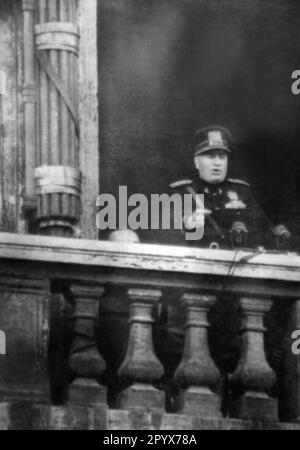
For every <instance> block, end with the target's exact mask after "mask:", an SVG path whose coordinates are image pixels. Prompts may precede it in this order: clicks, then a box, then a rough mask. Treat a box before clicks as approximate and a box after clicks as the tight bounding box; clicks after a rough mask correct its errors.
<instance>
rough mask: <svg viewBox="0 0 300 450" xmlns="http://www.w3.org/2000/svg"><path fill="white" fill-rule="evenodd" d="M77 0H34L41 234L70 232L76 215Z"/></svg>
mask: <svg viewBox="0 0 300 450" xmlns="http://www.w3.org/2000/svg"><path fill="white" fill-rule="evenodd" d="M76 11H77V1H76V0H58V1H50V0H38V11H37V18H38V23H37V24H36V25H35V47H36V57H37V60H38V69H39V72H38V77H39V93H38V99H39V111H38V117H39V133H38V135H39V136H38V138H39V139H38V149H39V151H38V154H37V165H36V169H35V183H36V194H37V196H38V202H37V219H38V228H39V232H40V233H41V234H51V235H63V236H65V235H67V236H68V235H72V234H73V232H74V226H75V225H76V223H77V222H78V220H79V216H80V196H81V172H80V170H79V123H78V76H77V72H78V68H77V66H78V61H77V60H78V53H79V29H78V26H77V24H76Z"/></svg>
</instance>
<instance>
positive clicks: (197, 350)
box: [174, 293, 221, 418]
mask: <svg viewBox="0 0 300 450" xmlns="http://www.w3.org/2000/svg"><path fill="white" fill-rule="evenodd" d="M181 301H182V303H183V306H184V309H185V317H186V320H185V342H184V351H183V357H182V361H181V363H180V364H179V366H178V368H177V370H176V372H175V375H174V379H175V382H176V384H177V385H178V386H179V387H181V389H182V391H181V394H180V396H179V399H178V400H179V401H178V404H179V409H180V412H181V413H184V414H195V415H198V416H200V417H210V418H215V417H218V416H221V399H220V398H219V396H218V395H216V394H215V393H214V392H212V390H211V389H212V388H214V387H215V386H216V384H217V382H218V380H219V377H220V374H219V370H218V368H217V366H216V365H215V363H214V361H213V359H212V357H211V355H210V352H209V348H208V341H207V329H208V327H209V324H208V321H207V314H208V312H209V310H210V309H211V308H212V306H213V305H214V304H215V302H216V298H215V297H214V296H211V295H203V294H197V293H189V294H188V293H186V294H184V295H183V297H182V300H181Z"/></svg>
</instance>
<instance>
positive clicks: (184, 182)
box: [169, 179, 193, 189]
mask: <svg viewBox="0 0 300 450" xmlns="http://www.w3.org/2000/svg"><path fill="white" fill-rule="evenodd" d="M190 184H193V181H192V180H189V179H186V180H178V181H174V182H173V183H171V184H169V187H170V188H172V189H176V188H179V187H182V186H189V185H190Z"/></svg>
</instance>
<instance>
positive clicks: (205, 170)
mask: <svg viewBox="0 0 300 450" xmlns="http://www.w3.org/2000/svg"><path fill="white" fill-rule="evenodd" d="M194 161H195V166H196V168H197V169H198V171H199V177H200V178H201V180H204V181H206V182H207V183H211V184H216V183H222V181H224V180H225V178H226V175H227V168H228V156H227V153H226V152H225V151H224V150H218V149H216V150H210V151H208V152H205V153H202V154H201V155H198V156H195V158H194Z"/></svg>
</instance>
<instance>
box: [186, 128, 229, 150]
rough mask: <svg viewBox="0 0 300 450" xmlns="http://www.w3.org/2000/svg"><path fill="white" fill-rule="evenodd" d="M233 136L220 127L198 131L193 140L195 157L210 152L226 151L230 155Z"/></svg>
mask: <svg viewBox="0 0 300 450" xmlns="http://www.w3.org/2000/svg"><path fill="white" fill-rule="evenodd" d="M231 146H232V136H231V133H230V131H228V130H227V129H226V128H223V127H220V126H217V125H216V126H210V127H206V128H201V129H199V130H197V131H196V133H195V134H194V138H193V147H194V151H195V156H197V155H201V154H202V153H205V152H209V151H210V150H216V149H218V150H224V151H225V152H228V153H230V151H231Z"/></svg>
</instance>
